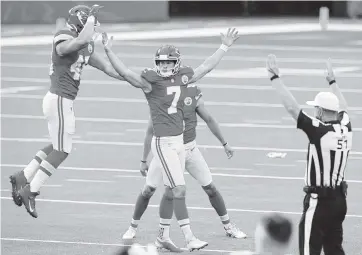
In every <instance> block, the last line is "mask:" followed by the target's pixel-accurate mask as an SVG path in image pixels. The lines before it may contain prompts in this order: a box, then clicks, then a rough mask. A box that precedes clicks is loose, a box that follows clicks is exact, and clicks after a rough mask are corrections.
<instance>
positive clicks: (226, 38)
mask: <svg viewBox="0 0 362 255" xmlns="http://www.w3.org/2000/svg"><path fill="white" fill-rule="evenodd" d="M238 38H239V35H238V31H237V30H236V29H235V28H233V29H231V28H229V29H228V31H227V33H226V35H224V34H223V33H221V42H222V44H221V45H220V47H219V48H218V49H217V50H216V51H215V53H214V54H213V55H211V56H210V57H208V58H207V59H206V60H205V61H204V62H203V63H202V64H201V65H200V66H199V67H197V68H196V69H195V71H194V75H193V76H192V79H191V80H190V82H189V83H194V82H196V81H198V80H200V79H201V78H202V77H204V76H205V75H206V74H208V73H209V72H210V71H211V70H213V69H214V68H215V67H216V66H217V65H218V64H219V62H220V60H221V59H222V58H223V57H224V55H225V53H226V52H227V51H228V49H229V47H230V46H231V45H232V44H233V43H234V42H235V41H236V40H237V39H238Z"/></svg>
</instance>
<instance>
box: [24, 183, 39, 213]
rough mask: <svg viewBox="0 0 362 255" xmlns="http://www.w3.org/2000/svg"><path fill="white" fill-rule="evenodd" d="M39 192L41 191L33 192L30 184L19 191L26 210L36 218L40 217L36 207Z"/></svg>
mask: <svg viewBox="0 0 362 255" xmlns="http://www.w3.org/2000/svg"><path fill="white" fill-rule="evenodd" d="M39 194H40V192H31V191H30V185H29V184H27V185H26V186H25V187H24V188H23V189H22V190H20V191H19V195H20V198H21V201H22V202H23V204H24V206H25V209H26V211H27V212H28V213H29V214H30V215H31V216H32V217H34V218H38V213H37V212H36V209H35V197H36V196H38V195H39Z"/></svg>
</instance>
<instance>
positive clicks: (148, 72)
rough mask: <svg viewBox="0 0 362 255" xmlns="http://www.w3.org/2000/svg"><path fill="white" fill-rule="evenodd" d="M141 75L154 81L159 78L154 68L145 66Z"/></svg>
mask: <svg viewBox="0 0 362 255" xmlns="http://www.w3.org/2000/svg"><path fill="white" fill-rule="evenodd" d="M141 77H142V78H143V79H145V80H146V81H148V82H153V81H155V80H156V79H157V78H158V74H157V72H156V70H155V69H153V68H145V69H144V70H143V71H142V73H141Z"/></svg>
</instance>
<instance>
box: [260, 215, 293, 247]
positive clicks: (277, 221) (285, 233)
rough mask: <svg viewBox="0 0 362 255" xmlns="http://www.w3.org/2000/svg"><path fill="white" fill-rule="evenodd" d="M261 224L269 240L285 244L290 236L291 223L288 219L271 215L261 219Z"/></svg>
mask: <svg viewBox="0 0 362 255" xmlns="http://www.w3.org/2000/svg"><path fill="white" fill-rule="evenodd" d="M262 223H263V225H264V227H265V230H266V232H267V234H268V235H269V236H270V238H271V239H273V240H274V241H276V242H278V243H280V244H287V243H289V241H290V238H291V236H292V231H293V227H292V223H291V221H290V220H289V219H287V218H285V217H284V216H282V215H279V214H273V215H269V216H266V217H264V218H262Z"/></svg>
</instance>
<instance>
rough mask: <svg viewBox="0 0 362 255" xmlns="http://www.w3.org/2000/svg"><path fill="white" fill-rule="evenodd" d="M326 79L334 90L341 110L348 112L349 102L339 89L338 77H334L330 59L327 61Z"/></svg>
mask: <svg viewBox="0 0 362 255" xmlns="http://www.w3.org/2000/svg"><path fill="white" fill-rule="evenodd" d="M326 79H327V81H328V83H329V86H330V87H331V89H332V92H333V93H334V94H335V95H336V96H337V97H338V100H339V110H340V111H345V112H347V110H348V105H347V101H346V99H345V98H344V96H343V94H342V92H341V90H340V89H339V86H338V84H337V81H336V77H335V76H334V72H333V68H332V63H331V60H330V59H328V61H327V71H326Z"/></svg>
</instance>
